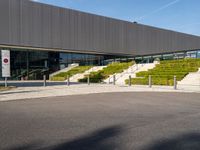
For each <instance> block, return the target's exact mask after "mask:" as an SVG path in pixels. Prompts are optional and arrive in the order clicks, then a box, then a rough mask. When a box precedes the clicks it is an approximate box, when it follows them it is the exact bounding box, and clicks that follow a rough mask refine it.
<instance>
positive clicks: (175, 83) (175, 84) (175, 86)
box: [174, 76, 177, 90]
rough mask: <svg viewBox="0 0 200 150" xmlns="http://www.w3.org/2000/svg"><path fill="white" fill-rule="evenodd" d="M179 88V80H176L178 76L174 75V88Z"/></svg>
mask: <svg viewBox="0 0 200 150" xmlns="http://www.w3.org/2000/svg"><path fill="white" fill-rule="evenodd" d="M176 89H177V82H176V76H174V90H176Z"/></svg>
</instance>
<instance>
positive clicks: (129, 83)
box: [128, 76, 131, 86]
mask: <svg viewBox="0 0 200 150" xmlns="http://www.w3.org/2000/svg"><path fill="white" fill-rule="evenodd" d="M128 85H129V86H131V76H129V82H128Z"/></svg>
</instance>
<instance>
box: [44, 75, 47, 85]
mask: <svg viewBox="0 0 200 150" xmlns="http://www.w3.org/2000/svg"><path fill="white" fill-rule="evenodd" d="M43 80H44V83H43V86H44V87H45V86H46V83H47V77H46V75H43Z"/></svg>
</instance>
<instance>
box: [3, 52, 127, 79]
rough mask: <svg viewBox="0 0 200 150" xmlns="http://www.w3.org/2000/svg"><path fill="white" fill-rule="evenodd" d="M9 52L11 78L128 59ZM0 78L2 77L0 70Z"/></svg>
mask: <svg viewBox="0 0 200 150" xmlns="http://www.w3.org/2000/svg"><path fill="white" fill-rule="evenodd" d="M10 52H11V75H12V77H11V78H10V79H11V80H41V79H43V75H44V74H47V75H49V74H51V73H53V72H55V71H58V70H60V69H63V68H66V67H67V66H68V65H70V64H74V63H78V64H79V65H80V66H85V65H96V66H101V65H107V64H108V63H111V62H113V61H117V59H119V61H128V60H127V58H126V57H118V56H111V55H95V54H94V55H93V54H77V53H64V52H53V51H36V50H34V51H33V50H21V49H10ZM0 58H1V57H0ZM122 58H123V59H124V58H125V60H122ZM0 68H1V64H0ZM0 70H1V69H0ZM0 79H2V78H1V72H0Z"/></svg>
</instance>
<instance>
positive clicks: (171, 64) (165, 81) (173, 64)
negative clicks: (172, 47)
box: [126, 59, 200, 85]
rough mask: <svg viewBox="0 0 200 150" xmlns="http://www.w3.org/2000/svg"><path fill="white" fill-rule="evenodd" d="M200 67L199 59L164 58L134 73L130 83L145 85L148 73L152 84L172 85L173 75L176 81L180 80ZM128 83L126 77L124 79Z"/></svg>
mask: <svg viewBox="0 0 200 150" xmlns="http://www.w3.org/2000/svg"><path fill="white" fill-rule="evenodd" d="M198 68H200V59H181V60H165V61H161V62H160V64H158V65H156V67H155V68H154V69H150V70H148V71H142V72H139V73H137V74H136V77H137V78H133V79H131V82H132V84H138V85H147V84H148V77H149V75H151V76H152V84H154V85H173V79H174V76H176V78H177V81H180V80H182V79H183V78H184V77H185V76H186V75H187V74H188V73H189V72H197V71H198ZM126 84H128V79H127V80H126Z"/></svg>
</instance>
